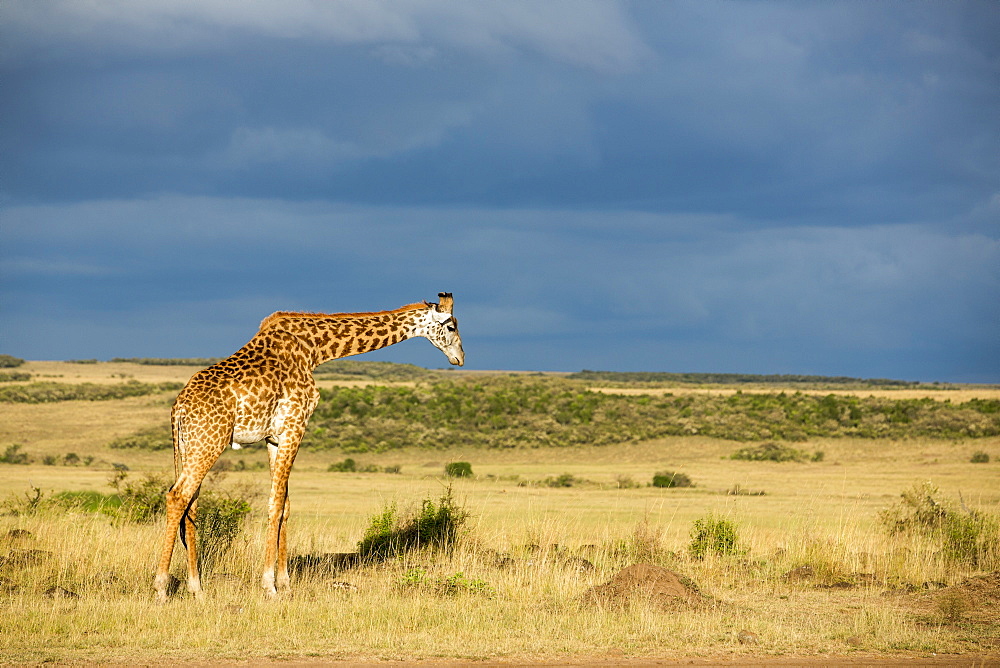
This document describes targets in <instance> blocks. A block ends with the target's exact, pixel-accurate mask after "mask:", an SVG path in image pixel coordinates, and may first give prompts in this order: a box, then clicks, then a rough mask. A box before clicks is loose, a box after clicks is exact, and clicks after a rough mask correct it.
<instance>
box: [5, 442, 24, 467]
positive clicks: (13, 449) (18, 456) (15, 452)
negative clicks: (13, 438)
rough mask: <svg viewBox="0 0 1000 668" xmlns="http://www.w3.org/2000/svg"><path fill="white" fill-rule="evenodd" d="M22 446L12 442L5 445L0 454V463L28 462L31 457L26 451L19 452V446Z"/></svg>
mask: <svg viewBox="0 0 1000 668" xmlns="http://www.w3.org/2000/svg"><path fill="white" fill-rule="evenodd" d="M22 447H24V446H22V445H21V444H19V443H12V444H11V445H8V446H7V449H6V450H4V452H3V454H2V455H0V464H30V463H31V457H29V456H28V453H26V452H21V448H22Z"/></svg>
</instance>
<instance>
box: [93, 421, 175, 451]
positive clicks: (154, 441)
mask: <svg viewBox="0 0 1000 668" xmlns="http://www.w3.org/2000/svg"><path fill="white" fill-rule="evenodd" d="M108 447H109V448H113V449H115V450H124V449H127V448H136V449H139V450H167V449H169V448H172V447H174V440H173V436H172V435H171V433H170V426H169V425H161V426H159V427H150V428H149V429H143V430H141V431H137V432H135V433H134V434H130V435H128V436H122V437H121V438H116V439H115V440H113V441H111V442H110V443H108Z"/></svg>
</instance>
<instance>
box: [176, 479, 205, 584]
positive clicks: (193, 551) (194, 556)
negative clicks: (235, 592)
mask: <svg viewBox="0 0 1000 668" xmlns="http://www.w3.org/2000/svg"><path fill="white" fill-rule="evenodd" d="M200 493H201V487H199V488H198V490H197V491H195V493H194V497H192V499H191V501H190V503H188V507H187V510H186V511H185V513H184V518H183V521H182V522H181V526H180V534H181V543H183V544H184V547H186V548H187V561H188V591H189V592H191V593H192V594H194V596H195V598H201V597H202V595H203V594H202V590H201V573H200V570H199V568H198V530H197V528H196V520H197V517H198V495H199V494H200ZM185 539H186V540H185Z"/></svg>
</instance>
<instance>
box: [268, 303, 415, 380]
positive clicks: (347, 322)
mask: <svg viewBox="0 0 1000 668" xmlns="http://www.w3.org/2000/svg"><path fill="white" fill-rule="evenodd" d="M426 309H427V306H426V305H425V304H411V305H409V306H403V307H402V308H398V309H396V310H394V311H379V312H376V313H335V314H324V313H288V312H279V313H275V314H273V315H270V316H268V317H267V318H266V319H265V320H264V322H262V323H261V326H260V334H265V333H267V332H274V331H284V332H288V333H290V334H292V335H294V336H295V337H296V338H297V339H298V340H299V341H301V342H302V343H304V344H305V348H306V350H307V353H308V355H309V360H308V363H309V364H310V365H311V366H312V368H316V367H317V366H319V365H320V364H322V363H323V362H327V361H329V360H334V359H339V358H341V357H348V356H350V355H360V354H361V353H367V352H371V351H373V350H378V349H379V348H385V347H386V346H391V345H393V344H394V343H399V342H400V341H405V340H406V339H408V338H410V337H411V336H414V335H416V334H419V332H420V329H421V317H422V316H423V314H424V312H425V311H426Z"/></svg>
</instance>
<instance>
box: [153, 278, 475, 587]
mask: <svg viewBox="0 0 1000 668" xmlns="http://www.w3.org/2000/svg"><path fill="white" fill-rule="evenodd" d="M438 297H439V298H440V303H439V304H433V303H428V302H421V303H418V304H410V305H408V306H403V307H401V308H398V309H396V310H393V311H379V312H374V313H337V314H324V313H293V312H284V311H283V312H278V313H274V314H272V315H270V316H268V317H267V318H265V319H264V321H263V322H261V325H260V329H259V331H258V332H257V334H256V336H254V337H253V338H252V339H251V340H250V341H249V342H248V343H247V344H246V345H245V346H243V347H242V348H240V349H239V350H238V351H236V352H235V353H233V354H232V355H231V356H230V357H228V358H226V359H224V360H222V361H221V362H218V363H217V364H214V365H212V366H210V367H208V368H207V369H204V370H203V371H199V372H198V373H196V374H195V375H194V376H193V377H192V378H191V380H190V381H188V383H187V385H186V386H185V387H184V389H182V390H181V392H180V394H179V395H178V396H177V400H176V401H175V402H174V406H173V409H172V410H171V424H172V428H173V440H174V471H175V474H176V479H175V481H174V484H173V486H172V487H171V488H170V490H169V491H168V492H167V523H166V530H165V534H164V539H163V548H162V551H161V556H160V562H159V565H158V567H157V571H156V581H155V589H156V593H157V597H158V599H159V600H161V601H165V600H166V599H167V584H168V580H169V577H170V576H169V568H170V561H171V557H172V554H173V548H174V543H175V536H177V535H178V533H179V534H180V537H181V542H182V543H184V545H185V546H186V548H187V561H188V589H189V590H190V591H191V592H192V593H194V594H195V595H196V596H200V595H201V591H202V590H201V581H200V577H199V573H198V556H197V554H198V552H197V535H196V529H195V519H196V517H197V504H198V493H199V491H200V489H201V483H202V480H204V478H205V475H206V474H207V473H208V471H209V469H211V468H212V465H213V464H215V462H216V460H217V459H218V458H219V456H220V455H222V453H223V452H224V451H225V450H226V448H227V447H229V446H230V445H231V444H232V445H234V446H236V445H238V444H242V443H255V442H257V441H260V440H262V439H264V440H266V442H267V445H268V458H269V463H270V470H271V490H270V495H269V498H268V521H267V534H266V538H265V555H264V562H265V564H264V574H263V578H262V584H263V587H264V590H265V592H266V593H268V594H269V595H272V596H273V595H275V594H276V593H277V590H278V589H282V590H284V589H287V588H288V587H289V584H290V583H289V577H288V564H287V562H288V551H287V541H286V536H285V529H286V527H287V521H288V515H289V508H290V506H289V503H288V476H289V473H290V471H291V468H292V463H293V462H294V461H295V455H296V454H297V452H298V448H299V443H300V441H301V440H302V436H303V434H304V433H305V429H306V425H307V423H308V421H309V417H310V416H311V415H312V413H313V411H314V410H315V409H316V404H317V402H318V401H319V391H318V390H317V388H316V383H315V381H314V379H313V370H314V369H315V368H316V367H317V366H318V365H319V364H321V363H323V362H325V361H328V360H332V359H337V358H341V357H347V356H350V355H359V354H362V353H366V352H370V351H372V350H377V349H379V348H384V347H386V346H391V345H393V344H395V343H399V342H400V341H404V340H406V339H408V338H412V337H416V336H420V337H424V338H427V339H428V340H430V341H431V343H433V344H434V346H435V347H437V348H438V349H439V350H441V351H442V352H443V353H444V354H445V355H446V356H447V357H448V361H449V362H451V363H452V364H456V365H459V366H461V365H462V364H464V362H465V353H464V351H463V349H462V340H461V337H460V335H459V333H458V322H457V321H456V319H455V317H454V315H453V307H454V299H453V298H452V295H451V294H450V293H445V292H442V293H439V295H438ZM276 569H277V575H276Z"/></svg>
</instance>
